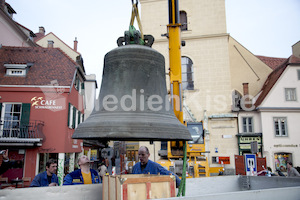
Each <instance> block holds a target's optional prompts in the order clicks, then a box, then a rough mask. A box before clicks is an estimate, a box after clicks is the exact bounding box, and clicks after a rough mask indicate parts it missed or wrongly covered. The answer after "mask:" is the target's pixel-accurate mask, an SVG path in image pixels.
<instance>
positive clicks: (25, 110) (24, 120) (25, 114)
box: [20, 103, 30, 127]
mask: <svg viewBox="0 0 300 200" xmlns="http://www.w3.org/2000/svg"><path fill="white" fill-rule="evenodd" d="M29 118H30V103H23V104H22V113H21V121H20V127H24V126H25V125H28V124H29Z"/></svg>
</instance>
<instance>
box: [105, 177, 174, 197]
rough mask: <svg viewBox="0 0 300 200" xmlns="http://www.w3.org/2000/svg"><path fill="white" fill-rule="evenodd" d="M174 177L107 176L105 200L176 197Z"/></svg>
mask: <svg viewBox="0 0 300 200" xmlns="http://www.w3.org/2000/svg"><path fill="white" fill-rule="evenodd" d="M175 185H176V184H175V177H174V176H173V175H152V174H125V175H116V176H113V175H105V176H103V182H102V189H103V191H102V195H103V196H102V199H103V200H143V199H159V198H168V197H175V190H176V188H175Z"/></svg>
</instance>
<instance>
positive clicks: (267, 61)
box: [256, 56, 286, 70]
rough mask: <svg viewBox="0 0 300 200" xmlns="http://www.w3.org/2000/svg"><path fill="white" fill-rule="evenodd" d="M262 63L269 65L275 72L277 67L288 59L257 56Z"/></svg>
mask: <svg viewBox="0 0 300 200" xmlns="http://www.w3.org/2000/svg"><path fill="white" fill-rule="evenodd" d="M256 57H258V58H259V59H260V60H261V61H263V62H264V63H265V64H266V65H268V66H269V67H270V68H271V69H273V70H275V69H276V68H277V67H279V66H280V65H282V63H283V62H284V61H286V58H274V57H266V56H256Z"/></svg>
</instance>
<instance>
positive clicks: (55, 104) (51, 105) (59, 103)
mask: <svg viewBox="0 0 300 200" xmlns="http://www.w3.org/2000/svg"><path fill="white" fill-rule="evenodd" d="M63 105H64V99H63V98H62V99H48V98H46V99H45V98H44V97H39V96H35V97H32V98H31V107H33V108H35V109H47V110H52V111H59V110H62V109H64V106H63Z"/></svg>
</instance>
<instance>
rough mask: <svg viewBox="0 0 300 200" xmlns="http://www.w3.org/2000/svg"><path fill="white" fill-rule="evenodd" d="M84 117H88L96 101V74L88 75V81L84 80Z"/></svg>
mask: <svg viewBox="0 0 300 200" xmlns="http://www.w3.org/2000/svg"><path fill="white" fill-rule="evenodd" d="M84 90H85V95H84V98H85V100H84V102H85V103H84V104H85V105H84V107H85V110H84V118H85V119H87V118H88V117H89V116H90V114H91V113H92V111H93V109H94V106H95V102H96V75H95V74H91V75H86V81H85V82H84Z"/></svg>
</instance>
